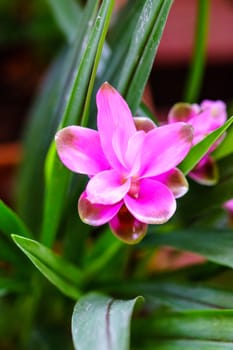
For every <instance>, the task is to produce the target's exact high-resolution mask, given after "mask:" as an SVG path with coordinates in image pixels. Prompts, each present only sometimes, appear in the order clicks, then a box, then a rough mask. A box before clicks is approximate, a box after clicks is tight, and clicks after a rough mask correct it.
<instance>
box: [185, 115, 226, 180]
mask: <svg viewBox="0 0 233 350" xmlns="http://www.w3.org/2000/svg"><path fill="white" fill-rule="evenodd" d="M232 122H233V117H231V118H230V119H228V120H227V121H226V123H225V124H224V125H223V126H221V127H220V128H218V129H216V130H214V131H213V132H212V133H210V134H209V135H208V136H206V138H205V139H204V140H202V141H201V142H199V143H198V144H196V145H195V146H194V147H192V149H191V150H190V152H189V153H188V155H187V157H186V158H185V159H184V160H183V162H182V163H181V164H180V166H179V168H180V169H181V170H182V171H183V173H184V174H188V173H189V172H190V171H191V170H192V169H193V168H194V167H195V165H196V164H197V163H198V162H199V161H200V160H201V158H202V157H203V156H204V155H205V154H206V153H207V151H208V150H209V149H210V147H211V146H212V145H213V144H214V143H215V142H216V141H217V140H218V139H219V137H221V136H222V135H223V134H224V132H225V131H226V130H227V129H228V128H229V127H230V125H231V124H232Z"/></svg>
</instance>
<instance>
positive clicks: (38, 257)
mask: <svg viewBox="0 0 233 350" xmlns="http://www.w3.org/2000/svg"><path fill="white" fill-rule="evenodd" d="M12 238H13V240H14V242H15V243H16V245H17V246H18V247H19V248H20V249H21V250H22V251H23V252H24V254H25V255H26V256H27V257H28V258H29V259H30V260H31V262H32V263H33V264H34V265H35V266H36V267H37V268H38V270H39V271H40V272H41V273H42V274H43V275H44V276H45V277H46V278H47V279H48V280H49V281H50V282H51V283H53V284H54V285H55V286H56V287H57V288H58V289H59V290H60V291H61V292H62V293H63V294H65V295H67V296H69V297H71V298H73V299H77V298H79V296H80V294H81V292H80V283H81V280H82V277H83V275H82V272H81V271H80V270H79V269H78V268H77V267H75V266H74V265H72V264H70V263H69V262H67V261H66V260H64V259H63V258H62V257H60V256H58V255H56V254H55V253H54V252H53V251H52V250H51V249H49V248H47V247H45V246H43V245H42V244H40V243H38V242H36V241H34V240H31V239H28V238H23V237H20V236H17V235H12Z"/></svg>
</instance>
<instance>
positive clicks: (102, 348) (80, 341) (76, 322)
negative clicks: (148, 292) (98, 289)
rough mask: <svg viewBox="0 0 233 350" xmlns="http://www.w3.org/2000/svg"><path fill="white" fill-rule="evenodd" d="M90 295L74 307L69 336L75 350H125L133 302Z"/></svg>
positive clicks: (127, 346)
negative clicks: (71, 336)
mask: <svg viewBox="0 0 233 350" xmlns="http://www.w3.org/2000/svg"><path fill="white" fill-rule="evenodd" d="M139 300H141V298H140V297H139V298H136V299H133V300H115V299H112V298H110V297H107V296H104V295H100V294H97V293H91V294H88V295H85V296H83V297H82V298H81V299H80V300H79V302H78V303H77V304H76V305H75V308H74V312H73V316H72V335H73V342H74V347H75V349H78V350H128V349H129V342H130V320H131V317H132V313H133V309H134V306H135V304H136V302H137V301H139Z"/></svg>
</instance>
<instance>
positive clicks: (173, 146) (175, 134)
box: [140, 122, 193, 177]
mask: <svg viewBox="0 0 233 350" xmlns="http://www.w3.org/2000/svg"><path fill="white" fill-rule="evenodd" d="M192 138H193V128H192V127H191V126H190V125H189V124H186V123H181V122H180V123H173V124H169V125H165V126H161V127H159V128H155V129H153V130H151V131H149V132H148V133H147V134H146V136H145V142H144V144H143V157H142V164H141V171H140V172H141V177H151V176H156V175H160V174H162V173H165V172H167V171H169V170H171V169H173V168H175V167H176V166H177V165H178V164H179V163H180V162H181V161H182V160H183V159H184V158H185V156H186V155H187V153H188V152H189V150H190V147H191V145H192Z"/></svg>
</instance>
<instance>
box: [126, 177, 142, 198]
mask: <svg viewBox="0 0 233 350" xmlns="http://www.w3.org/2000/svg"><path fill="white" fill-rule="evenodd" d="M139 189H140V183H139V179H138V178H137V177H132V178H131V185H130V189H129V192H128V194H129V195H130V196H131V197H134V198H138V196H139Z"/></svg>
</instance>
